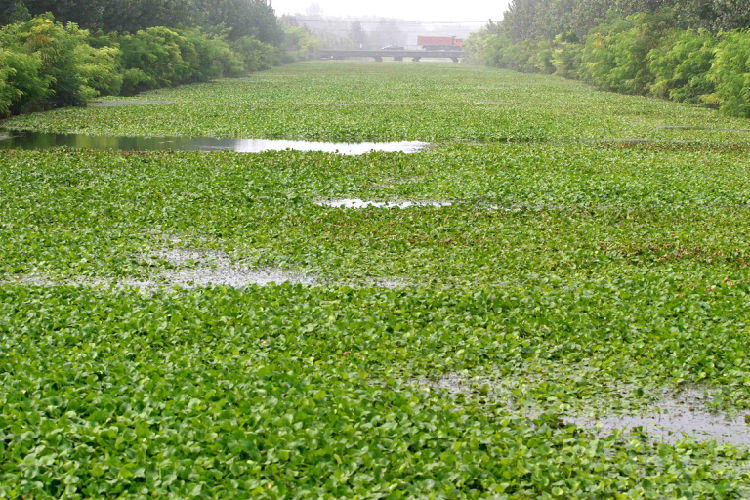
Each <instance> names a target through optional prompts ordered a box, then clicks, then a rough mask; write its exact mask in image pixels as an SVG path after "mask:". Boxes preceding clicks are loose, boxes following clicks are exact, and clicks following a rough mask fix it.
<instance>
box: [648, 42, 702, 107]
mask: <svg viewBox="0 0 750 500" xmlns="http://www.w3.org/2000/svg"><path fill="white" fill-rule="evenodd" d="M716 44H717V38H716V37H715V36H713V35H712V34H711V33H709V32H708V31H705V30H701V31H698V32H694V31H682V30H680V31H674V32H673V33H672V35H671V36H670V37H669V38H668V39H666V40H665V43H663V44H662V45H661V46H660V47H657V48H655V49H653V50H652V51H651V52H650V53H649V55H648V60H649V67H650V70H651V73H652V74H653V75H654V79H655V81H654V83H653V84H652V85H651V86H650V87H649V93H650V94H651V95H654V96H656V97H661V98H665V99H672V100H674V101H678V102H689V103H694V104H695V103H700V102H702V100H703V99H704V96H706V95H709V94H712V93H713V92H714V91H715V85H714V83H713V81H711V79H710V78H709V71H710V69H711V65H712V64H713V61H714V56H715V49H716Z"/></svg>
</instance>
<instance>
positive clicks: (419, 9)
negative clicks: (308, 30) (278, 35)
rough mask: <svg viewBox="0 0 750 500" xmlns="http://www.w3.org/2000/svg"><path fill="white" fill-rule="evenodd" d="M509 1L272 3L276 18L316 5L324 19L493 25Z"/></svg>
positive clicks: (286, 0) (279, 0)
mask: <svg viewBox="0 0 750 500" xmlns="http://www.w3.org/2000/svg"><path fill="white" fill-rule="evenodd" d="M508 1H509V0H272V5H273V8H274V9H275V10H276V13H277V14H279V15H282V14H298V13H299V14H307V12H308V8H309V7H310V6H311V5H312V4H315V3H317V4H318V5H319V6H320V10H321V11H322V14H323V15H325V16H337V17H338V16H340V17H348V16H378V17H392V18H398V19H407V20H418V21H487V20H488V19H492V20H494V21H497V20H500V19H501V18H502V15H503V12H504V11H505V7H506V6H507V4H508Z"/></svg>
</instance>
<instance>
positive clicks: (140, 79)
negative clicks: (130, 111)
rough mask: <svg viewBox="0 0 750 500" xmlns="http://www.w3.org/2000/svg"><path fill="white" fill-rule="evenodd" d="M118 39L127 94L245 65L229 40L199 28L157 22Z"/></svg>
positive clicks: (204, 78)
mask: <svg viewBox="0 0 750 500" xmlns="http://www.w3.org/2000/svg"><path fill="white" fill-rule="evenodd" d="M118 42H119V46H120V51H121V52H122V67H123V69H124V82H123V93H125V94H132V93H135V92H139V91H142V90H148V89H154V88H159V87H170V86H174V85H179V84H183V83H189V82H201V81H207V80H210V79H212V78H217V77H221V76H233V75H238V74H240V73H241V72H242V71H243V69H244V67H243V64H242V62H241V57H239V56H238V55H237V54H235V53H234V52H233V51H232V49H231V48H230V46H229V44H228V43H227V42H226V41H225V40H223V39H221V38H209V37H208V36H206V35H205V34H204V33H203V32H202V31H201V30H200V29H198V28H193V29H189V30H172V29H170V28H165V27H163V26H157V27H153V28H148V29H145V30H141V31H139V32H137V33H135V34H132V35H130V34H126V35H123V36H121V37H120V38H119V40H118ZM259 43H260V42H259ZM247 69H248V70H255V69H259V68H251V67H248V68H247Z"/></svg>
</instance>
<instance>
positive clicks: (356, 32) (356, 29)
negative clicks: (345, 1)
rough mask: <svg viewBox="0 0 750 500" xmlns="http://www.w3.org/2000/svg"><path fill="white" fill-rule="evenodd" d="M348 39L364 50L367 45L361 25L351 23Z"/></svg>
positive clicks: (355, 22)
mask: <svg viewBox="0 0 750 500" xmlns="http://www.w3.org/2000/svg"><path fill="white" fill-rule="evenodd" d="M349 38H351V40H352V43H354V44H355V45H356V46H357V47H359V48H364V47H365V46H366V45H367V35H366V34H365V30H363V29H362V23H360V22H359V21H354V22H353V23H352V29H351V31H350V32H349Z"/></svg>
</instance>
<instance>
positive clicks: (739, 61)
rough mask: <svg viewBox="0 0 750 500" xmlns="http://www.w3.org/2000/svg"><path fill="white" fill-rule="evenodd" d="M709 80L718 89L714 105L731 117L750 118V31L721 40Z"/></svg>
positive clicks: (713, 96)
mask: <svg viewBox="0 0 750 500" xmlns="http://www.w3.org/2000/svg"><path fill="white" fill-rule="evenodd" d="M709 78H710V80H711V81H712V82H713V83H714V84H715V85H716V92H715V94H713V95H712V96H711V97H710V98H711V100H712V102H714V103H715V104H717V105H719V106H720V107H721V110H722V111H724V112H726V113H728V114H730V115H733V116H750V31H735V32H731V33H726V34H725V35H724V36H723V37H722V40H721V42H720V43H719V45H718V46H717V48H716V58H715V60H714V63H713V65H712V67H711V71H710V74H709Z"/></svg>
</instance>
